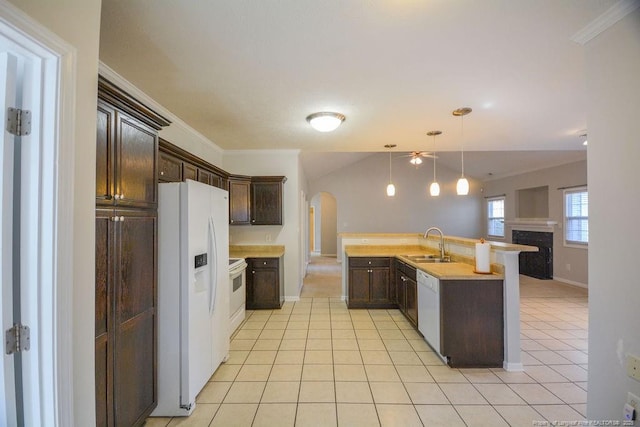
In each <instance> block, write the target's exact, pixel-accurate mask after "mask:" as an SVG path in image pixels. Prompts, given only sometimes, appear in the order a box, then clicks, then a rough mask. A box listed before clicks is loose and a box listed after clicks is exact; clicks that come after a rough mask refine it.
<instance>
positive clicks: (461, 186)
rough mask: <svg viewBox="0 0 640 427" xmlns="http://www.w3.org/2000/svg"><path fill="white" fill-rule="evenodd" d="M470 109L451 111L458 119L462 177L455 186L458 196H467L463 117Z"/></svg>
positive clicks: (467, 184) (467, 182)
mask: <svg viewBox="0 0 640 427" xmlns="http://www.w3.org/2000/svg"><path fill="white" fill-rule="evenodd" d="M471 111H472V110H471V108H469V107H463V108H458V109H457V110H454V111H453V115H454V116H456V117H458V116H459V117H460V137H461V142H460V156H461V159H462V175H460V179H458V183H457V184H456V192H457V193H458V195H459V196H466V195H467V194H469V181H467V178H465V177H464V116H466V115H467V114H469V113H470V112H471Z"/></svg>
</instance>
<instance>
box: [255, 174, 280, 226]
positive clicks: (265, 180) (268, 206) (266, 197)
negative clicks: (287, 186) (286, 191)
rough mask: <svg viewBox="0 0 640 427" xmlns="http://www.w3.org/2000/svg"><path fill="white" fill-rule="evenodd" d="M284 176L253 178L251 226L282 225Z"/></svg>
mask: <svg viewBox="0 0 640 427" xmlns="http://www.w3.org/2000/svg"><path fill="white" fill-rule="evenodd" d="M286 180H287V178H286V177H284V176H254V177H251V208H250V212H251V225H282V216H283V215H282V213H283V198H282V194H283V187H284V183H285V181H286Z"/></svg>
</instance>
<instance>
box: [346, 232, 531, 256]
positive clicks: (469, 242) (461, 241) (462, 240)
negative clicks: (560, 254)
mask: <svg viewBox="0 0 640 427" xmlns="http://www.w3.org/2000/svg"><path fill="white" fill-rule="evenodd" d="M338 237H340V238H342V239H416V238H418V239H423V234H422V233H338ZM428 238H429V240H432V239H439V237H438V236H437V235H435V234H431V235H430V236H429V237H428ZM444 241H445V243H453V244H457V245H461V246H468V247H475V244H476V243H479V242H480V240H479V239H468V238H466V237H456V236H444ZM485 241H486V242H487V243H490V244H491V249H493V250H498V251H519V252H538V248H537V247H536V246H527V245H518V244H514V243H506V242H495V241H492V240H485Z"/></svg>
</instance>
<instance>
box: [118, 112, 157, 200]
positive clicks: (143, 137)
mask: <svg viewBox="0 0 640 427" xmlns="http://www.w3.org/2000/svg"><path fill="white" fill-rule="evenodd" d="M117 118H118V137H117V140H118V142H119V143H118V145H117V146H116V150H117V152H118V153H117V158H118V162H117V165H116V170H117V171H118V172H117V174H116V176H117V180H116V188H117V189H116V194H117V195H119V200H118V204H119V205H132V206H141V207H145V206H154V205H157V202H158V199H157V182H156V152H157V150H158V137H157V135H156V132H155V131H154V130H153V129H150V128H148V127H147V126H144V125H142V124H141V123H138V122H136V121H135V120H133V119H130V118H129V117H127V116H125V115H124V114H122V113H117ZM114 197H116V196H114Z"/></svg>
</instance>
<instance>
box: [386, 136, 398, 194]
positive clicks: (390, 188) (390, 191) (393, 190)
mask: <svg viewBox="0 0 640 427" xmlns="http://www.w3.org/2000/svg"><path fill="white" fill-rule="evenodd" d="M395 146H396V144H387V145H385V146H384V148H388V149H389V185H387V196H389V197H393V196H395V195H396V186H395V185H393V182H392V181H391V149H392V148H395Z"/></svg>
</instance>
